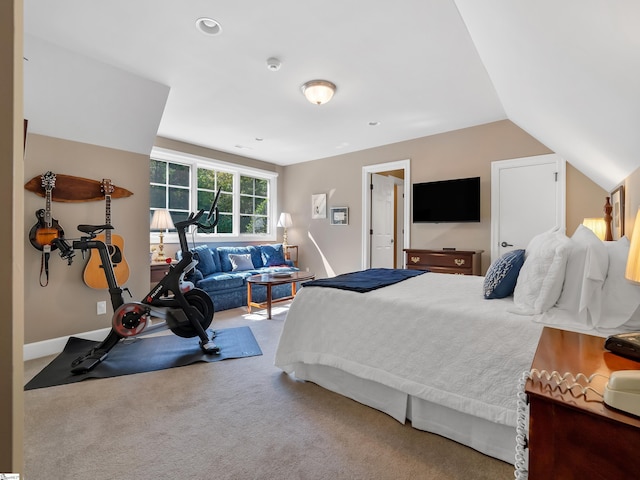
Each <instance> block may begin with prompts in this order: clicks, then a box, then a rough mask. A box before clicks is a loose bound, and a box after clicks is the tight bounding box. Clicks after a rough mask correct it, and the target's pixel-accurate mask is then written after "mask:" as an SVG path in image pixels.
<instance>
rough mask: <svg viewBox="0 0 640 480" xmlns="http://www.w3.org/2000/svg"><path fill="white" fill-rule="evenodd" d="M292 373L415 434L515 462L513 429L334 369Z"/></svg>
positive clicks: (297, 368) (303, 368)
mask: <svg viewBox="0 0 640 480" xmlns="http://www.w3.org/2000/svg"><path fill="white" fill-rule="evenodd" d="M293 371H294V374H295V377H296V378H298V379H300V380H306V381H309V382H313V383H315V384H317V385H320V386H321V387H323V388H326V389H327V390H331V391H332V392H336V393H339V394H340V395H344V396H345V397H348V398H351V399H352V400H355V401H357V402H359V403H362V404H364V405H367V406H369V407H372V408H375V409H376V410H380V411H381V412H384V413H386V414H387V415H390V416H391V417H393V418H394V419H396V420H397V421H399V422H400V423H403V424H404V423H405V421H406V420H409V421H411V425H412V426H413V427H414V428H416V429H418V430H424V431H426V432H431V433H435V434H438V435H441V436H443V437H446V438H449V439H451V440H454V441H456V442H458V443H461V444H463V445H466V446H468V447H471V448H473V449H474V450H477V451H479V452H481V453H483V454H485V455H489V456H490V457H494V458H497V459H499V460H502V461H504V462H507V463H511V464H513V462H514V460H515V438H516V430H515V428H513V427H509V426H506V425H501V424H497V423H493V422H490V421H488V420H485V419H482V418H478V417H474V416H472V415H469V414H466V413H461V412H458V411H456V410H453V409H451V408H448V407H445V406H443V405H438V404H435V403H432V402H429V401H427V400H423V399H420V398H416V397H413V396H410V395H408V394H406V393H404V392H400V391H398V390H395V389H393V388H391V387H387V386H386V385H382V384H379V383H376V382H373V381H371V380H366V379H362V378H359V377H356V376H353V375H351V374H349V373H346V372H344V371H342V370H338V369H336V368H333V367H327V366H324V365H308V364H304V363H296V364H294V365H293Z"/></svg>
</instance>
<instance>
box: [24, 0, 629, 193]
mask: <svg viewBox="0 0 640 480" xmlns="http://www.w3.org/2000/svg"><path fill="white" fill-rule="evenodd" d="M201 17H209V18H212V19H215V20H216V21H218V22H219V24H220V26H221V32H220V33H219V34H218V35H215V36H207V35H204V34H203V33H202V32H200V31H198V30H197V29H196V26H195V25H196V20H197V19H198V18H201ZM639 23H640V2H637V1H634V0H615V1H611V0H588V1H585V0H563V1H561V2H558V1H557V0H537V1H535V2H534V1H530V0H529V1H527V0H519V1H514V0H482V1H478V0H455V1H454V0H396V1H393V2H386V1H371V0H350V1H348V2H337V1H330V0H329V1H327V2H324V3H323V4H317V3H311V2H306V1H300V0H272V1H269V2H265V1H264V0H246V1H242V2H223V1H212V0H190V1H188V2H177V1H175V0H136V1H130V0H110V1H108V2H88V1H86V0H56V1H55V2H51V1H49V0H25V57H26V60H25V116H26V117H27V118H29V121H30V123H29V129H30V131H32V132H35V133H42V134H45V135H52V136H57V137H61V138H68V139H72V140H77V141H84V142H87V143H95V144H99V145H105V146H110V147H114V148H124V149H128V150H133V151H140V152H147V153H148V152H149V151H150V146H151V145H152V144H153V139H154V138H155V135H160V136H163V137H167V138H172V139H176V140H181V141H184V142H188V143H192V144H195V145H201V146H204V147H209V148H213V149H216V150H220V151H225V152H230V153H234V154H238V155H242V156H245V157H249V158H255V159H259V160H264V161H268V162H272V163H276V164H279V165H288V164H292V163H297V162H304V161H309V160H315V159H321V158H325V157H330V156H334V155H338V154H342V153H348V152H352V151H358V150H362V149H366V148H371V147H376V146H380V145H384V144H389V143H394V142H399V141H403V140H409V139H413V138H418V137H424V136H428V135H433V134H437V133H442V132H446V131H451V130H456V129H460V128H465V127H470V126H474V125H479V124H483V123H488V122H492V121H496V120H501V119H505V118H508V119H510V120H511V121H512V122H514V123H515V124H517V125H518V126H520V127H521V128H522V129H523V130H525V131H527V132H528V133H529V134H530V135H532V136H533V137H535V138H536V139H538V140H539V141H540V142H542V143H543V144H545V145H546V146H547V147H549V148H550V149H552V150H553V151H555V152H557V153H559V154H560V155H561V156H562V157H564V158H565V159H566V160H567V161H569V162H571V163H572V164H573V165H574V166H576V167H577V168H578V169H580V170H581V171H582V172H583V173H584V174H586V175H587V176H588V177H590V178H591V179H592V180H594V181H595V182H596V183H598V184H599V185H600V186H602V187H603V188H605V189H611V188H612V187H614V186H615V185H616V184H618V183H619V182H620V181H621V180H622V179H624V178H625V177H626V176H627V175H629V174H630V173H631V172H633V171H634V170H635V169H637V168H638V167H640V140H639V139H640V136H639V135H638V130H639V128H640V88H639V83H638V79H639V78H640V29H638V24H639ZM270 57H276V58H277V59H279V61H280V62H281V67H280V68H279V69H277V70H272V69H269V68H267V59H268V58H270ZM316 78H320V79H326V80H330V81H332V82H333V83H335V84H336V85H337V91H336V94H335V96H334V98H333V99H332V100H331V102H329V103H327V104H325V105H321V106H317V105H312V104H311V103H309V102H307V101H306V99H305V98H304V97H303V95H302V93H301V91H300V86H301V85H302V84H303V83H304V82H306V81H308V80H313V79H316Z"/></svg>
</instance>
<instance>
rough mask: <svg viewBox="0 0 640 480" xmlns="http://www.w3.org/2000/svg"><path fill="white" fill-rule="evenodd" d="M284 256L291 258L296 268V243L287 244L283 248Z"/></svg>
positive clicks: (287, 258)
mask: <svg viewBox="0 0 640 480" xmlns="http://www.w3.org/2000/svg"><path fill="white" fill-rule="evenodd" d="M293 251H295V256H293V255H292V253H293ZM284 258H285V259H286V260H291V261H292V262H293V265H294V266H295V267H296V268H298V245H287V246H286V248H285V249H284Z"/></svg>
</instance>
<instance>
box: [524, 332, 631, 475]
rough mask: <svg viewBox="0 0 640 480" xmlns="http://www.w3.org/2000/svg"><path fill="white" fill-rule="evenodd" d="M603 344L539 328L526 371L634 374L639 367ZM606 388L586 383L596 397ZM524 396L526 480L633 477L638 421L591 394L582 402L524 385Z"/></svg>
mask: <svg viewBox="0 0 640 480" xmlns="http://www.w3.org/2000/svg"><path fill="white" fill-rule="evenodd" d="M604 341H605V339H604V338H601V337H595V336H592V335H584V334H580V333H574V332H568V331H565V330H558V329H555V328H549V327H545V328H544V329H543V331H542V335H541V336H540V341H539V343H538V349H537V350H536V354H535V357H534V359H533V364H532V368H535V369H537V370H543V369H544V370H547V371H549V372H552V371H554V370H555V371H557V372H559V373H560V374H564V373H565V372H571V373H572V374H573V375H574V376H575V375H576V374H577V373H578V372H582V373H584V374H585V375H586V376H590V375H592V374H593V373H599V374H602V375H604V376H605V377H609V376H610V375H611V372H614V371H616V370H640V363H639V362H635V361H633V360H627V359H626V358H623V357H620V356H618V355H615V354H613V353H611V352H609V351H607V350H605V349H604ZM580 383H583V382H580ZM606 384H607V378H602V377H596V379H594V380H593V381H592V383H591V385H592V387H593V388H594V389H595V390H596V391H598V392H600V393H602V392H603V391H604V386H605V385H606ZM565 390H566V389H563V391H565ZM526 393H527V395H528V396H529V405H530V412H529V479H530V480H541V479H549V478H558V479H563V480H565V479H568V480H571V479H585V478H599V479H628V478H635V477H636V474H635V473H634V472H636V473H637V468H636V467H635V460H636V458H637V455H638V445H640V418H638V417H634V416H632V415H627V414H625V413H623V412H619V411H616V410H612V409H610V408H609V407H607V406H605V405H604V404H603V403H602V399H601V398H600V397H599V396H598V395H596V394H595V393H593V392H588V393H587V396H586V397H585V396H574V395H572V394H571V393H570V392H565V393H562V392H561V391H559V390H552V389H551V388H549V382H547V381H546V380H542V381H537V380H536V381H535V382H532V381H531V380H529V381H528V382H527V387H526Z"/></svg>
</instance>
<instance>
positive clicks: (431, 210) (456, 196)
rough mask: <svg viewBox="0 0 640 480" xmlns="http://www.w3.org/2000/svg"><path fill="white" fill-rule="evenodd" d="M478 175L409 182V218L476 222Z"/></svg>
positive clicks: (478, 188) (478, 190) (478, 203)
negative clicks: (411, 202)
mask: <svg viewBox="0 0 640 480" xmlns="http://www.w3.org/2000/svg"><path fill="white" fill-rule="evenodd" d="M479 221H480V177H472V178H458V179H455V180H441V181H438V182H425V183H414V184H413V222H414V223H445V222H479Z"/></svg>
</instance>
